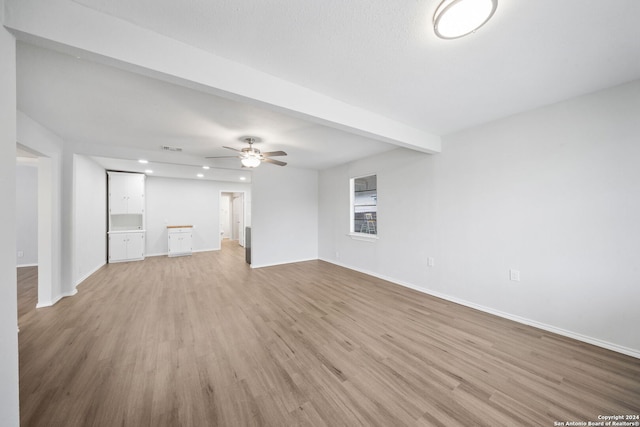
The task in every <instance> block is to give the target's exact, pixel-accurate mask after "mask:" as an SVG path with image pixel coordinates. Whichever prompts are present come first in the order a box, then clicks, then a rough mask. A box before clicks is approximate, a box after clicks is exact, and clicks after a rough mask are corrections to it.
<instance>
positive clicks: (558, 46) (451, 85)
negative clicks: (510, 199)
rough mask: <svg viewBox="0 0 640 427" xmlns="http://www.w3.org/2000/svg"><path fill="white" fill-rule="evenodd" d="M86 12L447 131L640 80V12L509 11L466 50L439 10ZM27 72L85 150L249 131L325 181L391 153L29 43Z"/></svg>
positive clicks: (395, 6) (195, 141) (215, 147)
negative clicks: (441, 31) (445, 28)
mask: <svg viewBox="0 0 640 427" xmlns="http://www.w3.org/2000/svg"><path fill="white" fill-rule="evenodd" d="M75 3H78V4H82V5H84V6H86V7H88V8H92V9H95V10H98V11H100V12H104V13H106V14H109V15H111V16H114V17H117V18H119V19H122V20H125V21H128V22H130V23H133V24H135V25H138V26H140V27H144V28H147V29H150V30H153V31H154V32H156V33H159V34H162V35H165V36H168V37H171V38H174V39H176V40H179V41H181V42H184V43H186V44H189V45H192V46H195V47H198V48H200V49H203V50H206V51H209V52H212V53H214V54H216V55H218V56H221V57H225V58H228V59H230V60H232V61H235V62H238V63H241V64H244V65H247V66H249V67H252V68H253V69H256V70H260V71H263V72H266V73H269V74H271V75H273V76H276V77H279V78H282V79H285V80H288V81H290V82H292V83H295V84H297V85H300V86H303V87H306V88H309V89H312V90H314V91H316V92H319V93H322V94H325V95H328V96H330V97H332V98H335V99H337V100H341V101H344V102H347V103H349V104H351V105H353V106H356V107H359V108H362V109H366V110H368V111H371V112H375V113H378V114H382V115H384V116H386V117H389V118H391V119H393V120H396V121H398V122H401V123H405V124H408V125H410V126H413V127H415V128H418V129H422V130H425V131H428V132H432V133H435V134H439V135H445V134H448V133H451V132H455V131H458V130H461V129H465V128H468V127H471V126H475V125H478V124H482V123H485V122H488V121H491V120H495V119H498V118H501V117H505V116H509V115H512V114H516V113H518V112H523V111H527V110H530V109H533V108H536V107H539V106H543V105H547V104H551V103H555V102H558V101H561V100H564V99H567V98H571V97H574V96H578V95H581V94H585V93H589V92H593V91H596V90H599V89H603V88H606V87H610V86H614V85H617V84H620V83H624V82H627V81H631V80H635V79H638V78H640V25H638V22H639V18H640V1H637V0H609V1H595V0H562V1H557V0H535V1H508V0H499V4H498V9H497V11H496V14H495V15H494V17H493V18H492V20H491V21H490V22H489V23H487V25H486V26H485V27H483V28H482V29H480V30H479V31H478V32H477V33H475V34H472V35H470V36H468V37H465V38H462V39H457V40H440V39H438V38H436V37H435V35H434V34H433V31H432V28H431V24H430V22H431V18H432V14H433V11H434V10H435V8H436V7H437V5H438V3H439V0H424V1H411V2H401V3H396V2H390V1H388V0H366V1H365V0H353V1H349V2H345V1H341V0H326V1H322V2H293V1H290V2H283V1H274V0H263V1H239V0H217V1H214V2H211V1H209V0H185V1H181V2H175V1H172V0H133V1H132V0H108V1H107V0H75ZM108 36H109V35H105V37H108ZM18 76H19V86H18V107H19V108H20V109H21V110H22V111H24V112H25V113H26V114H28V115H30V116H31V117H33V118H34V119H36V120H37V121H40V122H41V123H42V124H44V125H45V126H47V127H49V128H50V129H52V130H54V131H55V132H56V133H59V134H60V135H61V136H63V137H64V138H65V139H69V140H74V141H78V142H88V143H91V144H112V145H119V144H121V145H122V146H127V147H137V148H139V149H141V150H157V149H158V147H159V146H160V145H163V144H167V145H174V146H175V145H177V146H181V147H183V148H184V149H185V151H188V152H189V153H191V154H193V155H195V156H200V157H204V156H206V155H224V154H228V152H226V150H224V149H222V148H220V147H221V146H222V145H231V146H236V147H239V146H240V145H241V143H240V142H239V141H238V138H239V137H240V136H242V135H247V134H249V135H257V136H260V137H262V138H263V139H264V140H265V142H264V143H263V146H261V147H260V148H261V149H263V150H265V151H271V150H284V151H287V152H288V153H289V156H288V157H287V158H286V159H285V161H288V162H289V164H290V165H291V166H295V167H305V168H315V169H324V168H327V167H331V166H334V165H336V164H340V163H344V162H346V161H350V160H353V159H354V158H357V157H359V156H364V155H370V154H376V153H380V152H383V151H385V150H389V149H392V148H395V147H394V146H392V145H388V144H385V143H382V142H378V141H374V140H372V139H368V138H364V137H361V136H355V135H353V134H348V133H346V132H343V131H339V130H336V129H332V128H329V127H326V126H321V125H318V124H314V123H310V122H308V121H304V120H301V119H299V118H292V117H289V116H286V115H284V114H281V113H276V112H274V111H270V110H267V109H261V108H259V107H256V106H249V105H247V104H243V103H240V102H237V101H230V100H228V99H223V98H219V97H215V96H212V95H210V94H204V93H202V92H198V91H196V90H194V89H186V88H184V87H180V86H176V85H173V84H170V83H165V82H161V81H158V80H154V79H152V78H149V77H144V76H141V75H138V74H133V73H130V72H126V71H122V70H118V69H115V68H110V67H107V66H104V65H99V64H97V63H94V62H90V61H88V60H83V59H76V58H74V57H70V56H67V55H64V54H60V53H55V52H53V51H50V50H46V49H42V48H37V47H34V46H32V45H28V44H25V43H22V44H20V45H19V56H18ZM235 165H236V163H235V161H234V162H231V163H230V162H229V161H220V162H219V163H217V164H216V166H223V167H232V168H233V167H235ZM264 167H267V165H265V166H264ZM268 167H275V166H273V165H268Z"/></svg>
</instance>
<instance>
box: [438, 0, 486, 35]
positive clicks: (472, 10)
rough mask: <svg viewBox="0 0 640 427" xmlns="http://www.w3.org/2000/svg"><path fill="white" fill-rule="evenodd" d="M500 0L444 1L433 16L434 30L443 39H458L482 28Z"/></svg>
mask: <svg viewBox="0 0 640 427" xmlns="http://www.w3.org/2000/svg"><path fill="white" fill-rule="evenodd" d="M497 7H498V0H443V1H442V3H440V5H439V6H438V8H437V9H436V13H434V14H433V29H434V31H435V32H436V35H437V36H438V37H440V38H442V39H457V38H458V37H463V36H466V35H467V34H470V33H473V32H474V31H476V30H477V29H478V28H480V27H482V26H483V25H484V24H485V23H486V22H487V21H488V20H489V19H491V17H492V16H493V14H494V13H495V11H496V8H497Z"/></svg>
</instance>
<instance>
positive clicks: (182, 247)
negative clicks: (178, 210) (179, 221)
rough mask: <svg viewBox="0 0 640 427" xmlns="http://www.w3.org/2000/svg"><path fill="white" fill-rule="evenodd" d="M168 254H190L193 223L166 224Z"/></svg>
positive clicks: (172, 255) (171, 255)
mask: <svg viewBox="0 0 640 427" xmlns="http://www.w3.org/2000/svg"><path fill="white" fill-rule="evenodd" d="M167 237H168V247H169V251H168V254H169V256H170V257H174V256H184V255H191V254H192V253H193V252H192V241H193V225H168V226H167Z"/></svg>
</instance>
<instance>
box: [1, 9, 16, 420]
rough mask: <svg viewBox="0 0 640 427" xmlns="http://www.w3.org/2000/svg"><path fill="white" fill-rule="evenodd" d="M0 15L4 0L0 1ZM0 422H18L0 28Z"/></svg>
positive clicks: (9, 88) (10, 137)
mask: <svg viewBox="0 0 640 427" xmlns="http://www.w3.org/2000/svg"><path fill="white" fill-rule="evenodd" d="M0 18H4V1H2V0H0ZM0 58H2V61H0V195H1V197H2V209H0V223H1V224H2V226H3V227H4V229H5V236H4V238H3V239H0V343H2V344H1V345H0V425H3V426H8V427H11V426H14V427H17V426H18V425H19V424H20V409H19V402H18V396H19V389H18V304H17V291H16V265H15V260H16V258H15V249H16V238H15V228H16V227H15V225H16V132H17V131H16V41H15V38H14V37H13V35H12V34H10V33H9V32H8V31H7V30H6V29H5V28H4V27H0Z"/></svg>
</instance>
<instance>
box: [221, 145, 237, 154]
mask: <svg viewBox="0 0 640 427" xmlns="http://www.w3.org/2000/svg"><path fill="white" fill-rule="evenodd" d="M222 148H226V149H227V150H233V151H237V152H238V153H242V151H241V150H238V149H237V148H233V147H225V146H222Z"/></svg>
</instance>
